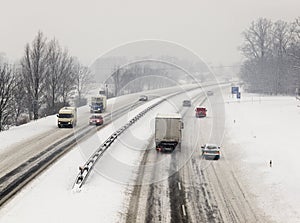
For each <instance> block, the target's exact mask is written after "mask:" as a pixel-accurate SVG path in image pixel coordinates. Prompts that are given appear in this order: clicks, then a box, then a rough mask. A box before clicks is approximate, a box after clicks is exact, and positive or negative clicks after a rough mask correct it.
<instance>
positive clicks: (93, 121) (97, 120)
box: [89, 115, 103, 125]
mask: <svg viewBox="0 0 300 223" xmlns="http://www.w3.org/2000/svg"><path fill="white" fill-rule="evenodd" d="M89 123H90V125H103V117H102V115H91V117H90V121H89Z"/></svg>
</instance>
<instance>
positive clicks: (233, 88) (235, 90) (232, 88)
mask: <svg viewBox="0 0 300 223" xmlns="http://www.w3.org/2000/svg"><path fill="white" fill-rule="evenodd" d="M238 92H239V87H231V94H237V93H238Z"/></svg>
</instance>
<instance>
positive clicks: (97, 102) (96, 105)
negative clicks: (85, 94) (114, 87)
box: [90, 95, 106, 113]
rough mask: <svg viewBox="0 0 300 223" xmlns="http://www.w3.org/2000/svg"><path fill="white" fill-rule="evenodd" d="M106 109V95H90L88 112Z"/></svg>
mask: <svg viewBox="0 0 300 223" xmlns="http://www.w3.org/2000/svg"><path fill="white" fill-rule="evenodd" d="M105 109H106V96H105V95H99V96H94V97H91V104H90V112H91V113H102V112H104V111H105Z"/></svg>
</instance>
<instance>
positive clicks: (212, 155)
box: [201, 144, 221, 160]
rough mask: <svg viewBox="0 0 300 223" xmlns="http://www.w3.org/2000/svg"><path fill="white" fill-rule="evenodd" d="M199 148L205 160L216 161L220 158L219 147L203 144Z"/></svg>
mask: <svg viewBox="0 0 300 223" xmlns="http://www.w3.org/2000/svg"><path fill="white" fill-rule="evenodd" d="M201 148H202V156H203V157H204V158H205V159H214V160H218V159H220V158H221V151H220V146H218V145H215V144H205V145H203V146H201Z"/></svg>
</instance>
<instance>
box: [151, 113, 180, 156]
mask: <svg viewBox="0 0 300 223" xmlns="http://www.w3.org/2000/svg"><path fill="white" fill-rule="evenodd" d="M182 129H183V122H182V117H181V115H180V114H179V113H169V114H157V115H156V117H155V145H156V150H157V151H161V152H167V151H168V152H172V151H173V150H174V149H175V148H176V146H177V145H179V146H181V137H182Z"/></svg>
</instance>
